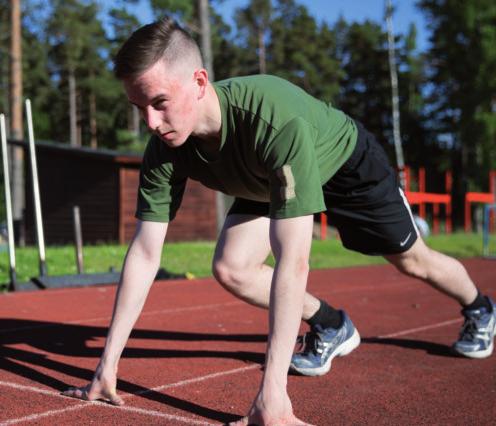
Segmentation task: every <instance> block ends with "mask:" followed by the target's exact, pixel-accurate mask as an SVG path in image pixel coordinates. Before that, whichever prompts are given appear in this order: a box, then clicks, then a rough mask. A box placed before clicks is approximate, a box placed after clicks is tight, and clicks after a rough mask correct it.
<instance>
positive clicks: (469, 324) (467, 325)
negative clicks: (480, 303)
mask: <svg viewBox="0 0 496 426" xmlns="http://www.w3.org/2000/svg"><path fill="white" fill-rule="evenodd" d="M476 333H477V321H476V320H475V319H474V318H465V322H464V323H463V326H462V329H461V331H460V337H461V338H463V337H465V336H468V337H471V338H474V337H475V335H476Z"/></svg>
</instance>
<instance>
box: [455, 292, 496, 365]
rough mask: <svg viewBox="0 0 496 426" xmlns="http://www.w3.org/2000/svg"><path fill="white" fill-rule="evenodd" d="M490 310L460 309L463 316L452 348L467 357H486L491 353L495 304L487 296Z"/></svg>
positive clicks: (494, 330)
mask: <svg viewBox="0 0 496 426" xmlns="http://www.w3.org/2000/svg"><path fill="white" fill-rule="evenodd" d="M487 299H488V300H489V303H490V304H491V306H492V310H491V311H488V310H487V309H486V308H480V309H473V310H466V309H463V310H462V315H463V316H464V317H465V322H464V323H463V326H462V329H461V331H460V337H459V339H458V341H457V342H455V343H454V345H453V349H454V350H455V352H457V353H459V354H460V355H463V356H466V357H469V358H487V357H488V356H490V355H491V354H492V353H493V348H494V336H495V335H496V305H495V304H494V302H493V301H492V300H491V299H490V298H489V297H488V298H487Z"/></svg>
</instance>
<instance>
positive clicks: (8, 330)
mask: <svg viewBox="0 0 496 426" xmlns="http://www.w3.org/2000/svg"><path fill="white" fill-rule="evenodd" d="M244 303H245V302H242V301H235V302H227V303H215V304H211V305H198V306H186V307H183V308H168V309H159V310H155V311H145V312H142V313H141V315H140V316H151V315H160V314H171V313H178V312H191V311H200V310H202V309H217V308H225V307H227V306H233V305H241V304H244ZM111 318H112V317H110V316H106V317H98V318H88V319H78V320H72V321H67V322H61V323H53V324H40V325H31V326H26V327H15V328H6V329H4V330H0V334H6V333H14V332H16V331H25V330H35V329H40V328H50V327H60V326H64V325H71V324H84V323H90V322H98V321H110V319H111ZM33 321H36V320H33Z"/></svg>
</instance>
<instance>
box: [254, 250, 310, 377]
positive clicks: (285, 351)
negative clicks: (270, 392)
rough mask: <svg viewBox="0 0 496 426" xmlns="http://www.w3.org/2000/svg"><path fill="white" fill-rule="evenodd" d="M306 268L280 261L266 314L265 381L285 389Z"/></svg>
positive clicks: (305, 266)
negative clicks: (267, 327) (267, 330)
mask: <svg viewBox="0 0 496 426" xmlns="http://www.w3.org/2000/svg"><path fill="white" fill-rule="evenodd" d="M307 278H308V266H307V264H302V265H300V266H299V267H296V268H295V265H294V263H293V262H292V260H291V259H287V260H285V259H281V260H280V261H279V262H278V263H277V264H276V267H275V270H274V278H273V282H272V288H271V297H270V310H269V343H268V348H267V359H266V365H265V375H264V381H268V382H271V383H270V384H272V385H277V386H284V387H285V386H286V382H287V372H288V369H289V364H290V361H291V354H292V353H293V348H294V344H295V341H296V338H297V335H298V330H299V327H300V322H301V315H302V311H303V299H304V295H305V288H306V282H307Z"/></svg>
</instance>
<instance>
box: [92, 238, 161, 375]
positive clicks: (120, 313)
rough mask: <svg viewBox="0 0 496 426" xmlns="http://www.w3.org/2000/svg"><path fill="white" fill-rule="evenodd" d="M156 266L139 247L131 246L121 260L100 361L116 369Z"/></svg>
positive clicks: (156, 263) (103, 364) (153, 260)
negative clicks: (110, 316)
mask: <svg viewBox="0 0 496 426" xmlns="http://www.w3.org/2000/svg"><path fill="white" fill-rule="evenodd" d="M158 267H159V261H158V260H156V259H149V258H148V257H147V256H145V255H144V254H143V253H142V252H141V251H140V249H139V248H136V247H131V248H130V250H129V252H128V254H127V256H126V260H125V262H124V267H123V270H122V275H121V280H120V283H119V288H118V290H117V295H116V299H115V304H114V311H113V314H112V320H111V323H110V328H109V332H108V335H107V341H106V343H105V349H104V352H103V355H102V359H101V362H100V363H101V365H102V367H105V368H111V369H113V370H116V369H117V363H118V360H119V358H120V356H121V354H122V351H123V349H124V346H125V345H126V342H127V340H128V338H129V335H130V334H131V330H132V329H133V326H134V324H135V323H136V321H137V319H138V317H139V315H140V313H141V310H142V309H143V305H144V303H145V300H146V297H147V295H148V292H149V291H150V287H151V285H152V283H153V280H154V278H155V275H156V273H157V270H158Z"/></svg>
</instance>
